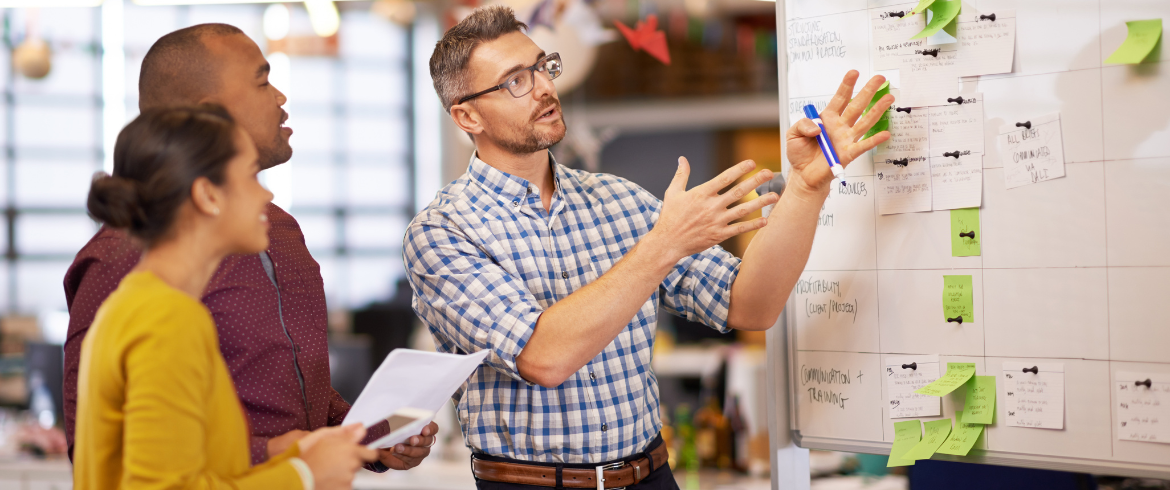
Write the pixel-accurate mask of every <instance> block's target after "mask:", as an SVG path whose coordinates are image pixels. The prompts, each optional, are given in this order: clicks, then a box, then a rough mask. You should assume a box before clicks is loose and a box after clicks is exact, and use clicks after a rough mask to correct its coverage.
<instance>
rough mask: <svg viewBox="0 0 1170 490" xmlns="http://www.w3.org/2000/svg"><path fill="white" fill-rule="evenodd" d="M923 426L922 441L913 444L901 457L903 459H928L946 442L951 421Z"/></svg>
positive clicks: (929, 423)
mask: <svg viewBox="0 0 1170 490" xmlns="http://www.w3.org/2000/svg"><path fill="white" fill-rule="evenodd" d="M924 425H926V434H925V435H923V436H922V440H921V441H918V444H915V445H914V447H912V448H910V450H909V451H907V452H906V454H905V455H903V456H902V458H903V459H913V460H919V459H930V457H931V456H934V452H935V451H937V450H938V448H939V446H942V445H943V443H944V442H946V440H947V436H948V435H950V434H951V419H942V420H935V421H932V422H926V424H924Z"/></svg>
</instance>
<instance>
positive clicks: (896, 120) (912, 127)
mask: <svg viewBox="0 0 1170 490" xmlns="http://www.w3.org/2000/svg"><path fill="white" fill-rule="evenodd" d="M890 93H891V94H894V97H895V98H897V97H898V94H897V93H896V91H895V90H890ZM928 113H929V110H928V109H922V108H919V109H915V108H913V107H909V106H902V105H899V104H897V103H896V102H895V104H894V107H893V108H892V109H890V113H889V120H890V128H889V131H890V139H889V140H886V142H885V143H882V144H880V145H878V146H877V148H874V158H873V159H874V163H875V164H876V163H878V162H885V163H889V162H887V160H889V159H890V155H893V154H899V155H900V154H910V155H916V156H922V157H924V156H926V154H927V153H926V152H927V150H928V149H929V148H930V146H929V142H930V139H929V133H928V131H927V123H928V122H929V119H928V118H927V115H928Z"/></svg>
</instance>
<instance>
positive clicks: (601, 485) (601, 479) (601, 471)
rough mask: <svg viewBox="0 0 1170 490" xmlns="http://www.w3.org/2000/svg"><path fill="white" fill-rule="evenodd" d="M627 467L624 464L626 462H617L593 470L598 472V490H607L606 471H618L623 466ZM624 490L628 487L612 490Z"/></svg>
mask: <svg viewBox="0 0 1170 490" xmlns="http://www.w3.org/2000/svg"><path fill="white" fill-rule="evenodd" d="M625 465H626V463H624V462H617V463H610V464H603V465H601V466H595V467H594V468H593V469H594V470H595V471H597V480H596V481H597V490H605V470H616V469H618V468H621V467H622V466H625ZM624 488H626V487H620V488H613V489H611V490H622V489H624Z"/></svg>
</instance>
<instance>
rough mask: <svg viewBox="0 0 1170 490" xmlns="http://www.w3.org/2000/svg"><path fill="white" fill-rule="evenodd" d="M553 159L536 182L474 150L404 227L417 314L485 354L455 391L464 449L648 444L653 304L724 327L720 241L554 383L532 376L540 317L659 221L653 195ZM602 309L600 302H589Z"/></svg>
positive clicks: (724, 260)
mask: <svg viewBox="0 0 1170 490" xmlns="http://www.w3.org/2000/svg"><path fill="white" fill-rule="evenodd" d="M551 160H552V159H551V157H550V164H551V165H552V166H553V168H554V171H555V173H554V180H555V182H556V189H555V191H554V195H553V196H552V203H551V206H550V211H549V212H546V211H545V210H544V207H543V206H542V204H541V199H540V196H539V194H538V191H537V188H536V187H535V186H533V185H532V184H531V183H529V182H528V181H526V180H524V179H521V178H519V177H516V176H513V175H509V174H506V173H504V172H501V171H500V170H497V169H495V168H493V167H491V166H489V165H488V164H486V163H484V162H483V161H480V160H479V159H478V158H476V157H474V156H473V157H472V160H471V165H470V167H469V168H468V170H467V173H465V174H464V175H463V176H461V177H460V178H459V179H458V180H456V181H455V182H452V183H451V184H449V185H448V186H447V187H445V188H444V189H443V190H441V191H440V192H439V193H438V196H437V197H436V199H435V200H434V201H433V202H431V203H430V205H428V206H427V208H426V209H424V210H423V211H422V212H421V213H419V215H418V216H416V217H415V218H414V221H412V222H411V223H410V226H409V227H408V228H407V231H406V238H405V243H404V250H403V255H404V261H405V264H406V269H407V271H408V274H407V275H408V277H409V279H410V282H411V285H412V286H413V287H414V300H413V305H414V311H415V312H417V313H418V315H419V317H420V318H422V321H423V322H424V323H426V325H427V327H429V328H430V330H431V333H432V334H433V335H434V337H435V340H436V343H437V345H438V348H439V350H440V351H443V352H459V353H471V352H477V351H480V350H483V349H489V350H491V354H490V355H489V356H488V357H487V359H486V360H485V361H484V364H485V365H484V366H481V367H480V368H479V369H477V370H476V371H475V373H474V374H472V375H471V378H470V379H469V380H468V382H467V384H465V385H464V388H463V389H462V390H460V392H457V393H456V394H455V398H454V399H455V401H456V404H457V410H458V415H459V422H460V425H461V426H462V429H463V434H464V436H465V437H466V438H467V444H468V446H470V447H471V448H472V449H473V450H475V451H479V452H483V453H487V454H489V455H493V456H503V457H508V458H513V459H519V460H526V461H538V462H560V463H600V462H607V461H612V460H616V459H620V458H624V457H626V456H630V455H633V454H636V453H638V452H641V451H643V450H645V448H646V446H647V445H648V444H649V443H650V441H651V440H652V439H653V438H654V437H655V436H656V435H657V434H658V431H659V429H661V428H662V421H661V418H660V416H659V411H658V403H659V401H658V382H657V380H656V379H655V377H654V373H653V371H651V369H650V358H651V350H652V348H653V343H654V332H655V324H656V322H657V319H658V304H659V301H660V300H661V303H662V305H663V306H664V307H665V309H666V311H668V312H670V313H674V314H676V315H680V316H683V317H685V318H687V319H689V320H692V321H696V322H702V323H704V324H706V325H709V326H711V327H713V328H716V329H719V330H721V331H727V310H728V305H729V302H730V298H731V283H732V281H734V280H735V277H736V274H737V273H738V272H739V262H740V261H739V259H737V258H735V257H734V256H732V255H731V254H730V253H728V252H727V251H725V250H723V249H722V248H719V247H712V248H710V249H708V250H706V251H704V252H701V253H698V254H695V255H692V256H690V257H687V258H685V259H683V260H681V261H679V263H678V265H676V266H675V268H674V270H672V271H671V272H670V274H669V275H668V276H667V277H666V279H665V280H663V281H662V285H661V287H660V289H659V291H658V292H655V293H654V294H653V295H652V296H650V297H649V298H647V299H646V302H645V303H644V304H643V305H642V308H641V309H640V310H639V311H638V313H637V314H636V315H634V318H633V319H632V320H631V321H630V323H629V325H628V326H626V328H625V330H622V332H621V333H619V334H618V336H617V338H615V339H614V340H613V342H610V344H609V345H608V346H606V347H605V350H603V351H601V353H600V354H598V355H597V357H594V358H593V360H591V361H589V363H588V364H586V365H585V366H584V367H582V368H581V369H580V370H578V371H577V372H576V373H575V374H573V375H572V376H570V377H569V379H568V380H567V381H565V382H564V383H563V384H561V385H560V386H558V387H556V388H552V389H548V388H544V387H541V386H539V385H535V384H532V383H529V382H527V381H525V380H524V378H522V377H521V376H520V372H519V370H518V369H517V367H516V357H517V356H519V355H520V352H521V351H522V350H523V349H524V345H525V344H526V343H527V342H528V338H529V336H530V335H532V331H533V329H534V328H535V327H536V320H537V319H538V318H539V317H540V314H541V313H542V312H543V311H544V310H545V309H546V308H548V307H550V306H552V305H553V303H556V302H557V301H560V300H561V299H562V298H564V297H566V296H568V295H569V294H572V293H573V291H576V290H577V289H579V288H581V287H582V286H584V285H586V284H589V283H590V282H592V281H594V280H596V279H597V278H598V277H599V276H601V275H602V274H604V273H605V272H606V271H608V270H609V269H610V267H613V265H614V264H615V263H616V262H617V261H618V260H620V259H621V258H622V256H624V255H625V254H626V252H629V251H630V249H631V248H633V247H634V244H636V243H638V240H640V239H641V238H642V236H644V235H645V234H646V233H647V232H649V231H650V229H651V228H652V227H653V226H654V223H655V222H656V221H657V220H658V215H659V212H660V211H661V208H662V202H661V201H659V200H658V199H657V198H656V197H654V195H653V194H650V193H649V192H646V190H644V189H642V188H641V187H638V186H637V185H635V184H633V183H631V182H629V181H627V180H624V179H621V178H618V177H615V176H612V175H607V174H591V173H588V172H583V171H578V170H572V169H568V168H565V167H563V166H561V165H558V164H557V163H556V162H555V161H551ZM597 307H598V308H605V305H597Z"/></svg>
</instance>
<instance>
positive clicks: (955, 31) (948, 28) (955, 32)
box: [942, 3, 963, 38]
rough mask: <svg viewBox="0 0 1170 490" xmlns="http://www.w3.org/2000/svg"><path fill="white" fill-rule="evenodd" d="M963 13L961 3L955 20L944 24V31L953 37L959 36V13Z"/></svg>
mask: <svg viewBox="0 0 1170 490" xmlns="http://www.w3.org/2000/svg"><path fill="white" fill-rule="evenodd" d="M962 13H963V4H962V3H960V4H959V13H957V14H955V18H954V20H952V21H951V23H950V24H947V25H945V26H943V28H942V30H943V32H945V33H947V34H949V35H950V36H951V37H953V38H958V37H959V15H961V14H962Z"/></svg>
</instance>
